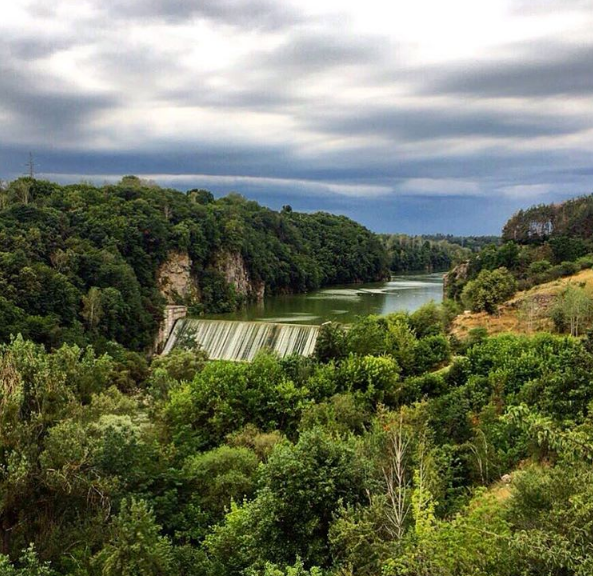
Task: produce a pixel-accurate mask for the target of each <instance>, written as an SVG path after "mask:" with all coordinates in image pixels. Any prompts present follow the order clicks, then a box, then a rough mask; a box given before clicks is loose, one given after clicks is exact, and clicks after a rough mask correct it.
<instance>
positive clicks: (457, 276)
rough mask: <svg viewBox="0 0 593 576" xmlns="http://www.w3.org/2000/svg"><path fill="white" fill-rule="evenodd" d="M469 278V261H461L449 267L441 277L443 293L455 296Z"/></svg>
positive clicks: (446, 295) (447, 296)
mask: <svg viewBox="0 0 593 576" xmlns="http://www.w3.org/2000/svg"><path fill="white" fill-rule="evenodd" d="M468 278H469V262H462V263H461V264H458V265H457V266H455V267H454V268H453V269H451V270H450V271H449V272H447V274H445V276H444V278H443V295H444V296H445V298H455V297H456V296H458V292H459V291H460V289H461V287H462V286H463V285H464V284H465V283H466V281H467V279H468Z"/></svg>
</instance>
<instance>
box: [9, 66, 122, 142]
mask: <svg viewBox="0 0 593 576" xmlns="http://www.w3.org/2000/svg"><path fill="white" fill-rule="evenodd" d="M16 64H17V63H15V62H11V61H10V60H9V59H7V58H3V59H2V64H0V77H2V82H1V83H0V109H2V110H3V111H4V113H5V115H7V116H8V120H7V121H5V122H7V124H8V126H9V128H10V129H11V131H14V132H15V136H17V137H21V138H22V137H24V138H29V139H31V138H33V139H36V140H37V141H39V142H46V141H48V140H51V141H53V142H56V143H57V144H58V145H61V144H62V140H66V141H68V140H69V139H71V138H82V136H83V132H84V131H85V129H86V127H87V123H88V121H89V119H90V118H91V117H92V116H93V114H95V113H97V112H99V111H101V110H105V109H107V108H109V107H111V106H114V105H115V102H116V101H115V99H114V98H113V97H112V96H108V95H99V94H80V93H77V92H76V91H73V90H72V91H69V90H68V89H67V88H66V87H62V86H56V83H55V82H52V81H51V79H48V78H43V77H39V76H36V75H35V74H34V73H33V72H32V71H31V70H28V69H27V68H26V67H24V68H21V67H19V66H17V65H16ZM44 83H45V86H44ZM5 129H6V128H5Z"/></svg>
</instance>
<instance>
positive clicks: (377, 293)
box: [206, 273, 443, 324]
mask: <svg viewBox="0 0 593 576" xmlns="http://www.w3.org/2000/svg"><path fill="white" fill-rule="evenodd" d="M442 298H443V274H442V273H436V274H414V275H406V276H393V277H392V278H391V280H389V281H388V282H379V283H374V284H354V285H352V284H351V285H347V286H332V287H331V288H324V289H321V290H316V291H315V292H309V293H308V294H294V295H290V296H268V297H266V299H265V301H264V302H261V303H259V304H251V305H249V306H246V307H245V308H243V309H242V310H240V311H238V312H233V313H230V314H216V315H212V316H206V318H212V319H216V320H243V321H253V320H259V321H265V322H280V323H298V324H322V323H323V322H326V321H328V320H332V321H337V322H343V323H349V322H352V321H353V320H355V319H356V317H357V316H366V315H368V314H389V313H391V312H395V311H397V310H407V311H410V312H412V311H414V310H416V309H417V308H419V307H420V306H422V305H423V304H426V303H427V302H429V301H431V300H434V301H435V302H440V301H441V300H442Z"/></svg>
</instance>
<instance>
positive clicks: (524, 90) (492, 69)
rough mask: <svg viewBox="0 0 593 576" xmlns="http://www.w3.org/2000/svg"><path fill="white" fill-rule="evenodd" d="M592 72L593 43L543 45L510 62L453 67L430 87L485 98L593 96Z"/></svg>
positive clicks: (434, 89) (440, 90)
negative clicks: (576, 45)
mask: <svg viewBox="0 0 593 576" xmlns="http://www.w3.org/2000/svg"><path fill="white" fill-rule="evenodd" d="M527 48H532V47H527ZM592 71H593V46H590V45H589V46H581V47H579V48H569V47H566V46H558V45H557V44H554V43H550V44H547V45H546V44H540V45H539V46H537V50H529V51H527V54H525V55H523V56H522V57H521V58H516V59H514V60H512V61H510V62H509V61H508V60H507V61H501V62H495V63H486V64H483V63H479V62H478V63H472V64H471V65H467V66H466V67H464V68H463V69H453V70H450V71H449V73H448V74H447V75H446V76H445V77H444V78H441V79H440V80H438V81H436V82H434V83H432V84H429V86H428V87H427V88H428V91H430V92H433V93H442V92H445V93H457V94H471V95H475V96H484V97H550V96H563V95H565V96H588V95H593V72H592Z"/></svg>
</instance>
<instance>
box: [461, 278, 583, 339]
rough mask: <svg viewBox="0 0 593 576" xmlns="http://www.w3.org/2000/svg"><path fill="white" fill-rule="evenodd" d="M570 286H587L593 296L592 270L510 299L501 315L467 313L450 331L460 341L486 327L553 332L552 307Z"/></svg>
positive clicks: (495, 330) (492, 330) (497, 331)
mask: <svg viewBox="0 0 593 576" xmlns="http://www.w3.org/2000/svg"><path fill="white" fill-rule="evenodd" d="M569 283H573V284H577V285H584V286H585V287H586V289H587V290H589V291H590V292H591V293H592V294H593V270H583V271H582V272H579V273H578V274H575V275H574V276H567V277H566V278H561V279H559V280H554V281H553V282H548V283H546V284H540V285H539V286H534V287H533V288H531V289H530V290H526V291H523V292H518V293H517V294H515V296H514V297H513V298H512V299H511V300H509V301H508V302H505V303H504V304H502V305H501V306H500V308H499V311H498V314H496V315H493V316H489V315H488V314H486V313H485V312H479V313H472V312H464V313H463V314H460V315H459V316H457V318H455V320H454V321H453V325H452V327H451V332H452V333H453V334H455V336H457V337H458V338H464V337H466V336H467V334H468V332H469V331H470V330H471V329H472V328H486V330H488V333H489V334H500V333H502V332H517V333H521V334H531V333H533V332H537V331H539V330H551V328H552V322H551V320H550V319H549V318H547V317H546V316H547V312H548V311H549V309H550V307H551V306H553V304H554V300H555V299H556V296H557V295H558V294H559V293H560V292H561V291H562V289H563V288H564V287H565V286H566V285H567V284H569Z"/></svg>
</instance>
